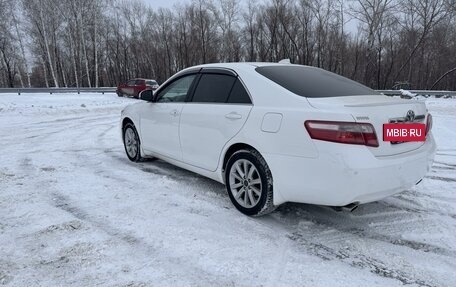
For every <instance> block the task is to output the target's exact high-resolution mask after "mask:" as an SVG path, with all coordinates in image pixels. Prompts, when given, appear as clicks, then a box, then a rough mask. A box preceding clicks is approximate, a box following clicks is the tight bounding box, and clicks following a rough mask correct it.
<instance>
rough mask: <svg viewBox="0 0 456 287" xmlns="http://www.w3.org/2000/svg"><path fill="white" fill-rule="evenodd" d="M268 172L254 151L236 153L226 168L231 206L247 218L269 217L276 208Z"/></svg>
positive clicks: (262, 160) (265, 164)
mask: <svg viewBox="0 0 456 287" xmlns="http://www.w3.org/2000/svg"><path fill="white" fill-rule="evenodd" d="M272 183H273V182H272V174H271V171H270V169H269V167H268V165H267V163H266V161H265V160H264V158H263V157H262V156H261V154H260V153H259V152H258V151H256V150H254V149H248V150H240V151H237V152H235V153H234V154H233V155H232V156H231V157H230V159H229V160H228V163H227V165H226V168H225V184H226V189H227V191H228V195H229V197H230V199H231V202H232V203H233V205H234V206H235V207H236V209H238V210H239V211H240V212H242V213H244V214H246V215H249V216H261V215H265V214H268V213H270V212H272V211H274V209H275V208H276V207H275V206H274V204H273V190H272V187H273V184H272Z"/></svg>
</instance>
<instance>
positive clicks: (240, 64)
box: [181, 62, 318, 72]
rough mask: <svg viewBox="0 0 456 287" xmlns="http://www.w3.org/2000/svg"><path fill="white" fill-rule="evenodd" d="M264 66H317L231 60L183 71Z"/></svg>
mask: <svg viewBox="0 0 456 287" xmlns="http://www.w3.org/2000/svg"><path fill="white" fill-rule="evenodd" d="M264 66H300V67H306V68H309V69H311V68H316V67H312V66H306V65H297V64H288V63H274V62H231V63H210V64H202V65H197V66H192V67H188V68H186V69H183V70H182V71H186V70H192V69H197V68H225V69H233V70H236V69H239V68H251V69H255V68H257V67H264ZM317 69H318V68H317ZM182 71H181V72H182Z"/></svg>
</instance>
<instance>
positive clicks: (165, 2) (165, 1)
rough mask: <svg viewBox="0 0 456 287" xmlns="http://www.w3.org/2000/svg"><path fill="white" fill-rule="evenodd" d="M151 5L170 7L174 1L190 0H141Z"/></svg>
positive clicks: (183, 0)
mask: <svg viewBox="0 0 456 287" xmlns="http://www.w3.org/2000/svg"><path fill="white" fill-rule="evenodd" d="M143 1H144V2H146V3H148V4H149V5H150V6H152V7H164V8H172V7H173V5H174V4H175V3H180V2H184V3H187V2H190V0H143Z"/></svg>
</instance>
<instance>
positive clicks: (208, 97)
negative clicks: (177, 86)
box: [179, 69, 252, 171]
mask: <svg viewBox="0 0 456 287" xmlns="http://www.w3.org/2000/svg"><path fill="white" fill-rule="evenodd" d="M251 109H252V102H251V100H250V97H249V95H248V92H247V91H246V89H245V88H244V86H243V84H242V82H241V81H240V80H239V79H238V77H237V75H236V74H235V73H234V72H233V71H231V70H223V69H203V70H202V71H201V76H200V78H199V81H198V83H197V85H196V88H195V92H194V94H193V97H192V99H191V100H190V101H189V102H188V103H187V104H186V105H184V107H183V109H182V115H181V119H180V129H179V134H180V141H181V147H182V156H183V160H184V162H186V163H188V164H191V165H194V166H197V167H200V168H203V169H206V170H210V171H214V170H216V169H217V166H218V160H219V157H220V153H221V151H222V149H223V147H224V145H225V144H226V143H227V142H228V141H229V140H230V139H231V138H232V137H234V136H235V135H236V133H238V132H239V131H240V129H241V128H242V126H243V125H244V123H245V121H246V120H247V117H248V115H249V113H250V110H251Z"/></svg>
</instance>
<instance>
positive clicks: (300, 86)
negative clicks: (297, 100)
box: [255, 65, 380, 98]
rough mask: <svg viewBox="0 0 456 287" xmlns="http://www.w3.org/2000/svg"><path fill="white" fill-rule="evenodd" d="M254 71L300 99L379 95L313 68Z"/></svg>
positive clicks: (264, 68) (359, 85)
mask: <svg viewBox="0 0 456 287" xmlns="http://www.w3.org/2000/svg"><path fill="white" fill-rule="evenodd" d="M255 70H256V71H257V72H258V73H260V74H261V75H263V76H265V77H266V78H268V79H269V80H271V81H273V82H275V83H277V84H279V85H280V86H282V87H284V88H285V89H287V90H289V91H290V92H293V93H295V94H296V95H299V96H301V97H306V98H327V97H343V96H359V95H380V93H378V92H376V91H374V90H372V89H370V88H368V87H366V86H364V85H361V84H360V83H358V82H355V81H352V80H350V79H347V78H345V77H342V76H339V75H337V74H334V73H331V72H328V71H325V70H323V69H319V68H315V67H307V66H299V65H286V66H263V67H258V68H256V69H255Z"/></svg>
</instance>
